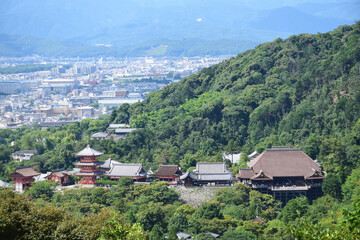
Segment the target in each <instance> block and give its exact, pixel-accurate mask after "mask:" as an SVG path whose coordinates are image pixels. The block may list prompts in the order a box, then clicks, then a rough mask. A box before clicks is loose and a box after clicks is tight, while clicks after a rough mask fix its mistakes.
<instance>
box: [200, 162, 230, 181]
mask: <svg viewBox="0 0 360 240" xmlns="http://www.w3.org/2000/svg"><path fill="white" fill-rule="evenodd" d="M194 173H195V174H197V182H198V184H199V185H204V184H207V185H218V184H225V185H232V183H233V177H232V172H231V171H229V170H228V169H227V168H226V163H225V162H210V163H199V162H198V163H196V169H195V170H194Z"/></svg>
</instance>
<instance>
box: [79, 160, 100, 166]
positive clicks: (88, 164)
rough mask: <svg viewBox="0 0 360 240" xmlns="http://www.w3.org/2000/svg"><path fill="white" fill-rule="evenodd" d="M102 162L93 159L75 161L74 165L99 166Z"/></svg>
mask: <svg viewBox="0 0 360 240" xmlns="http://www.w3.org/2000/svg"><path fill="white" fill-rule="evenodd" d="M102 164H103V162H99V161H95V162H77V163H75V166H84V167H86V166H99V165H102Z"/></svg>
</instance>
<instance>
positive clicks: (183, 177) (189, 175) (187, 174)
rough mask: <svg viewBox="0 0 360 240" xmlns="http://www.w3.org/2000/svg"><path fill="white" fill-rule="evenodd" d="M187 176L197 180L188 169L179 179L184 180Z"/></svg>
mask: <svg viewBox="0 0 360 240" xmlns="http://www.w3.org/2000/svg"><path fill="white" fill-rule="evenodd" d="M187 177H190V178H192V179H194V180H197V176H196V175H195V174H193V173H191V172H190V171H187V172H186V173H185V174H184V175H182V176H181V177H180V179H181V180H184V179H186V178H187Z"/></svg>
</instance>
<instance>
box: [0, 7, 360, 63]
mask: <svg viewBox="0 0 360 240" xmlns="http://www.w3.org/2000/svg"><path fill="white" fill-rule="evenodd" d="M358 9H360V3H359V1H346V0H344V1H335V2H329V1H317V2H315V3H313V2H307V1H305V0H304V1H285V0H284V1H276V3H271V4H269V3H268V1H266V0H258V1H249V3H247V2H243V1H231V0H223V1H220V0H210V1H205V0H198V1H190V0H182V1H175V0H174V1H170V0H127V1H119V0H106V1H87V0H77V1H72V0H62V1H56V0H38V1H27V0H17V1H1V3H0V33H1V36H0V55H4V56H22V55H28V54H41V55H51V56H98V55H103V56H129V55H130V56H144V55H155V56H161V55H168V56H181V55H183V56H192V55H218V54H236V53H238V52H241V51H244V50H246V49H249V48H252V47H254V46H255V45H256V44H258V43H260V42H264V41H271V40H273V39H275V38H277V37H281V38H286V37H288V36H290V35H292V34H299V33H303V32H304V33H317V32H326V31H329V30H331V29H333V28H335V27H337V26H339V25H343V24H353V23H354V21H355V20H356V19H357V18H358V16H360V14H359V10H358ZM104 45H106V46H104Z"/></svg>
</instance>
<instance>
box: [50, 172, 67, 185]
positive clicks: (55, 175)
mask: <svg viewBox="0 0 360 240" xmlns="http://www.w3.org/2000/svg"><path fill="white" fill-rule="evenodd" d="M45 178H46V179H48V180H50V181H51V182H58V183H59V184H60V185H66V184H68V183H69V179H68V178H69V173H68V172H67V171H66V170H65V169H59V170H54V171H52V172H51V173H50V174H49V175H48V176H46V177H45Z"/></svg>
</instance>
